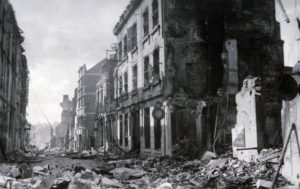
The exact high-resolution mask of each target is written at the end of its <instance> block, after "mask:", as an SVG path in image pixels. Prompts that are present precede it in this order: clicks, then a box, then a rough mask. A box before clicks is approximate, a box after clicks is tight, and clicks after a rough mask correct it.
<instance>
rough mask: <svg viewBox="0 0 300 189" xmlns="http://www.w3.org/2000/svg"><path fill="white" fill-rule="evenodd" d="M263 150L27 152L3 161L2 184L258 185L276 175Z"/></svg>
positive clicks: (169, 188) (89, 188)
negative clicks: (257, 157) (249, 157)
mask: <svg viewBox="0 0 300 189" xmlns="http://www.w3.org/2000/svg"><path fill="white" fill-rule="evenodd" d="M264 153H265V154H264V155H262V157H261V160H262V162H257V163H246V162H242V161H239V160H237V159H235V158H232V154H231V153H230V152H228V153H226V154H223V155H221V156H219V157H217V156H216V155H215V154H214V153H212V152H206V153H205V154H204V155H203V156H202V157H201V159H194V160H192V159H188V158H187V157H183V156H178V157H172V158H170V157H160V158H142V159H141V158H128V157H127V158H126V159H120V158H121V157H124V156H120V157H117V156H111V157H110V156H108V155H106V156H103V154H102V155H101V153H97V154H94V155H92V154H78V153H67V152H64V151H61V152H59V153H58V152H56V153H55V154H54V153H52V154H51V155H50V154H49V155H46V156H45V155H38V156H32V157H29V156H27V160H28V161H29V162H30V161H32V163H22V162H19V163H11V164H1V165H0V172H1V176H0V186H1V187H3V188H5V187H4V186H5V184H6V188H16V189H22V188H24V189H25V188H36V189H44V188H60V189H64V188H65V189H67V188H68V189H75V188H78V189H96V188H137V189H138V188H159V189H173V188H174V189H185V188H255V187H256V184H257V181H258V180H259V179H263V180H272V178H273V176H274V172H275V169H274V167H273V166H274V161H273V163H272V161H270V160H265V157H268V154H270V153H271V154H272V153H273V151H272V150H270V151H265V152H264ZM30 154H31V155H32V153H30ZM45 154H47V153H45ZM19 155H20V153H19ZM112 158H113V159H112ZM22 159H25V158H24V157H23V158H22ZM267 159H268V158H267ZM14 160H15V161H16V159H14ZM275 167H276V166H275ZM8 180H11V181H12V182H8ZM10 184H11V186H10ZM279 186H288V182H287V181H286V180H285V179H284V178H283V177H279V178H278V180H277V187H279Z"/></svg>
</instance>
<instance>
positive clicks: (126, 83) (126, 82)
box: [124, 72, 128, 93]
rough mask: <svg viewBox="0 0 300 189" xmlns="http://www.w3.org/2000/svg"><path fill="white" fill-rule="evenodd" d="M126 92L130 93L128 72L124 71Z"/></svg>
mask: <svg viewBox="0 0 300 189" xmlns="http://www.w3.org/2000/svg"><path fill="white" fill-rule="evenodd" d="M124 92H125V93H128V74H127V72H125V73H124Z"/></svg>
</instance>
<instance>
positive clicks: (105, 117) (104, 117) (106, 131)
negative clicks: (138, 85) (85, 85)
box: [95, 56, 117, 149]
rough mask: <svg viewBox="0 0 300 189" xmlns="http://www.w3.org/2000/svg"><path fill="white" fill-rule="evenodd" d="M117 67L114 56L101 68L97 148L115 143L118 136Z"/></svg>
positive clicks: (96, 125) (98, 91)
mask: <svg viewBox="0 0 300 189" xmlns="http://www.w3.org/2000/svg"><path fill="white" fill-rule="evenodd" d="M116 65H117V61H116V57H115V56H112V57H111V58H110V59H107V60H106V62H105V63H104V64H103V65H102V66H101V68H100V72H99V75H100V78H99V81H98V83H97V92H96V94H97V95H96V115H95V120H96V121H95V122H96V123H95V136H96V147H98V148H99V147H102V146H105V148H106V149H107V148H108V145H109V144H112V143H113V142H114V140H115V139H114V136H116V133H117V128H116V117H115V116H116V114H115V108H116V102H115V100H114V79H113V78H114V77H113V75H114V69H115V67H116Z"/></svg>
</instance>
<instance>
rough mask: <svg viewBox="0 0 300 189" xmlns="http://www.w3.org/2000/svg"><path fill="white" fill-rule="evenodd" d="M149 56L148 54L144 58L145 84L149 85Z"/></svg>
mask: <svg viewBox="0 0 300 189" xmlns="http://www.w3.org/2000/svg"><path fill="white" fill-rule="evenodd" d="M149 80H150V77H149V57H148V56H146V57H145V58H144V86H147V85H148V84H149Z"/></svg>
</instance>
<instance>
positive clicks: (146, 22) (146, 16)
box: [143, 8, 149, 36]
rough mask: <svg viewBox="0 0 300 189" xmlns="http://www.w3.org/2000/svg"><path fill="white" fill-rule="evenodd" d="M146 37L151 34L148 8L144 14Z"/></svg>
mask: <svg viewBox="0 0 300 189" xmlns="http://www.w3.org/2000/svg"><path fill="white" fill-rule="evenodd" d="M143 29H144V36H146V35H148V34H149V11H148V8H147V9H146V10H145V11H144V12H143Z"/></svg>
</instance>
